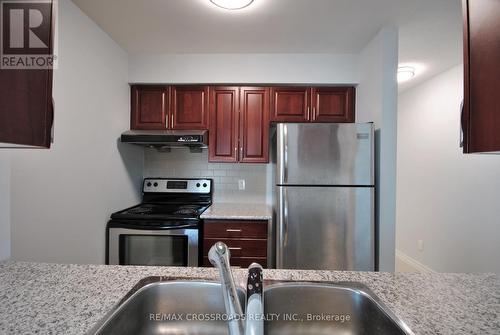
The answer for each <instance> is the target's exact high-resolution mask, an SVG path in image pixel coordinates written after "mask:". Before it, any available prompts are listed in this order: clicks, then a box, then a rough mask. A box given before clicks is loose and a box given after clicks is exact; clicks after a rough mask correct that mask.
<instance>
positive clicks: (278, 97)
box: [271, 87, 310, 122]
mask: <svg viewBox="0 0 500 335" xmlns="http://www.w3.org/2000/svg"><path fill="white" fill-rule="evenodd" d="M271 99H272V108H271V120H272V121H276V122H306V121H309V116H310V115H309V113H310V109H309V88H308V87H273V88H271Z"/></svg>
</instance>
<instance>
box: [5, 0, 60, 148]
mask: <svg viewBox="0 0 500 335" xmlns="http://www.w3.org/2000/svg"><path fill="white" fill-rule="evenodd" d="M48 4H49V6H48V7H47V8H46V9H43V10H42V11H43V15H44V18H43V20H44V22H49V23H50V25H47V26H46V25H42V26H40V27H38V28H37V29H36V36H37V37H38V38H39V39H41V40H42V41H43V43H46V44H47V46H48V51H46V50H43V51H41V52H40V54H44V55H47V56H49V55H52V53H53V37H54V26H55V19H56V18H55V15H53V13H54V10H55V6H56V4H55V3H53V2H50V3H48ZM0 6H2V10H3V12H4V13H8V10H6V8H5V7H7V6H9V7H11V8H12V9H21V10H23V11H24V13H27V12H28V11H27V10H26V8H25V6H27V4H26V3H23V2H19V3H16V2H12V1H10V2H2V3H0ZM4 6H5V7H4ZM0 21H3V18H1V19H0ZM1 24H3V22H1ZM30 33H31V34H33V33H32V32H30ZM4 37H5V41H4V42H6V41H7V34H5V36H4ZM6 45H8V44H7V43H6ZM18 51H19V50H18ZM4 52H5V50H4ZM19 53H24V52H19ZM5 55H6V57H8V55H7V54H5ZM52 77H53V72H52V70H51V69H37V70H35V69H24V70H23V69H0V147H3V146H5V147H17V146H21V147H45V148H50V144H51V139H52V134H51V133H52V124H53V104H52Z"/></svg>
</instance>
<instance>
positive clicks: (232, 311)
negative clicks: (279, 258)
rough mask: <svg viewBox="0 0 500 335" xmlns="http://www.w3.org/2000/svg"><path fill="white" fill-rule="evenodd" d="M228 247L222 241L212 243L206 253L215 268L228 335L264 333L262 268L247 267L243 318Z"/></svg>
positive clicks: (257, 266) (259, 334) (253, 265)
mask: <svg viewBox="0 0 500 335" xmlns="http://www.w3.org/2000/svg"><path fill="white" fill-rule="evenodd" d="M230 257H231V254H230V251H229V248H228V247H227V245H225V244H224V243H222V242H217V243H215V244H214V245H213V246H212V247H211V248H210V251H209V252H208V259H209V260H210V263H212V265H213V266H215V267H216V268H218V269H219V272H220V277H221V284H222V295H223V297H224V304H225V307H226V313H227V316H228V328H229V334H230V335H263V334H264V320H263V319H264V317H263V316H264V300H263V287H262V282H263V278H262V266H261V265H260V264H257V263H252V264H250V266H249V267H248V279H247V301H246V309H245V310H246V317H245V315H244V314H243V309H242V307H241V304H240V301H239V299H238V295H237V293H236V285H235V284H234V278H233V274H232V272H231V267H230V264H229V258H230Z"/></svg>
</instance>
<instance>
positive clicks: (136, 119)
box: [130, 85, 169, 130]
mask: <svg viewBox="0 0 500 335" xmlns="http://www.w3.org/2000/svg"><path fill="white" fill-rule="evenodd" d="M168 93H169V88H168V87H167V86H141V85H134V86H132V109H131V125H130V127H131V129H137V130H139V129H141V130H161V129H166V128H167V127H168V109H169V108H168V107H169V94H168Z"/></svg>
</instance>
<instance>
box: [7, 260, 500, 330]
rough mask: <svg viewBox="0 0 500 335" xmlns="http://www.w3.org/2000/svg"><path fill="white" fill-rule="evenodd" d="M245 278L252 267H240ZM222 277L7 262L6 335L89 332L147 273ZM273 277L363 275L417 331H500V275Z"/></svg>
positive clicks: (334, 276)
mask: <svg viewBox="0 0 500 335" xmlns="http://www.w3.org/2000/svg"><path fill="white" fill-rule="evenodd" d="M234 274H235V279H236V280H237V281H242V280H244V278H245V277H246V270H242V269H240V270H235V271H234ZM148 276H172V277H189V278H213V279H216V278H218V274H217V271H216V269H207V268H173V267H133V266H106V265H62V264H39V263H21V262H3V263H0V334H2V335H3V334H8V335H10V334H65V335H72V334H85V333H86V332H87V331H88V330H89V329H91V328H92V327H93V326H94V325H95V324H96V323H97V322H98V321H99V320H100V319H101V318H102V317H103V316H105V315H106V313H107V312H109V311H110V310H111V309H112V307H113V306H114V305H115V304H117V303H118V302H119V301H120V299H121V298H122V297H123V296H124V295H125V294H126V293H127V292H128V291H129V290H130V289H131V288H132V287H133V286H134V284H135V283H137V282H138V281H139V280H140V279H142V278H144V277H148ZM264 277H265V278H266V279H278V280H304V281H305V280H314V281H332V282H335V281H357V282H361V283H364V284H365V285H367V286H368V287H369V288H370V289H371V290H372V291H374V293H375V294H376V295H377V296H378V297H379V298H380V299H381V300H382V301H383V302H384V303H385V304H386V305H387V306H388V307H389V308H390V309H391V310H392V311H393V312H394V313H395V314H396V315H397V316H398V317H400V318H401V319H402V320H403V321H404V322H405V323H406V324H407V325H408V326H409V327H410V328H411V329H412V331H413V332H414V333H415V334H454V335H456V334H499V333H500V277H499V276H498V275H495V274H435V273H434V274H416V273H414V274H409V273H375V272H372V273H368V272H337V271H295V270H294V271H286V270H265V271H264Z"/></svg>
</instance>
